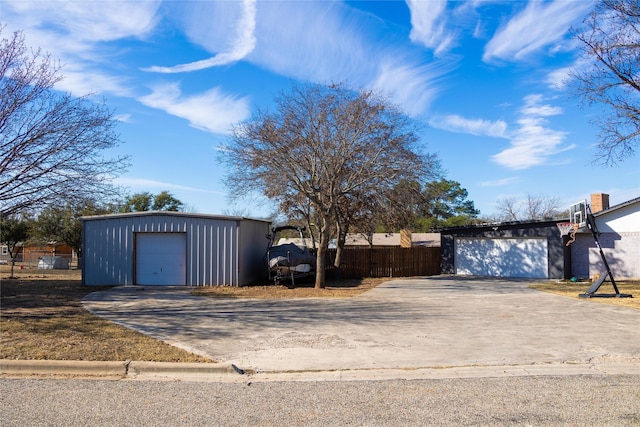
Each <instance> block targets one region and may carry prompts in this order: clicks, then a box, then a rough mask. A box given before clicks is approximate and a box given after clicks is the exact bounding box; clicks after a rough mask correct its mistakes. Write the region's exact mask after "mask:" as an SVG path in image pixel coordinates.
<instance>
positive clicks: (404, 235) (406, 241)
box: [400, 228, 411, 248]
mask: <svg viewBox="0 0 640 427" xmlns="http://www.w3.org/2000/svg"><path fill="white" fill-rule="evenodd" d="M400 247H402V248H410V247H411V230H407V229H404V228H403V229H402V230H400Z"/></svg>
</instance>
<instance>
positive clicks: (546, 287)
mask: <svg viewBox="0 0 640 427" xmlns="http://www.w3.org/2000/svg"><path fill="white" fill-rule="evenodd" d="M616 285H617V286H618V290H619V291H620V293H621V294H631V295H633V297H634V298H580V296H579V295H580V294H584V293H585V292H586V291H587V289H589V286H591V283H589V282H547V283H540V284H536V285H532V286H531V287H532V288H533V289H537V290H539V291H544V292H549V293H552V294H556V295H562V296H565V297H571V298H580V299H581V300H584V301H591V302H594V303H603V304H613V305H618V306H621V307H630V308H635V309H636V310H640V281H638V280H634V281H621V282H618V281H616ZM613 293H615V291H614V289H613V286H612V285H611V283H609V282H605V283H603V284H602V286H601V287H600V289H599V290H598V292H596V295H598V294H613Z"/></svg>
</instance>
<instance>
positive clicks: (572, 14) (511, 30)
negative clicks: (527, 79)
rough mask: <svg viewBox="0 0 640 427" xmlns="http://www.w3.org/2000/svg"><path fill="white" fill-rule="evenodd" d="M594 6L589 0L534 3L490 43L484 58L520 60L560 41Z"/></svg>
mask: <svg viewBox="0 0 640 427" xmlns="http://www.w3.org/2000/svg"><path fill="white" fill-rule="evenodd" d="M590 7H591V2H587V1H584V2H583V1H563V0H555V1H552V2H543V1H540V0H531V1H529V3H527V6H526V7H525V8H524V9H523V10H522V11H521V12H520V13H518V14H516V15H515V16H514V17H513V18H512V19H511V20H510V21H508V22H507V23H506V25H504V26H502V27H501V28H499V29H498V31H497V32H496V34H494V36H493V38H492V39H491V40H490V41H489V43H487V45H486V46H485V50H484V55H483V57H482V59H483V60H484V61H485V62H490V61H493V60H496V59H498V60H506V61H518V60H521V59H523V58H525V57H527V56H528V55H530V54H531V53H533V52H535V51H537V50H539V49H541V48H543V47H545V46H549V45H551V44H553V43H556V42H558V41H559V40H561V39H562V37H563V36H564V35H565V34H566V32H567V30H568V29H569V28H570V26H571V24H572V23H573V22H575V21H576V20H577V19H578V18H580V17H582V16H584V13H585V12H586V11H587V10H588V9H589V8H590Z"/></svg>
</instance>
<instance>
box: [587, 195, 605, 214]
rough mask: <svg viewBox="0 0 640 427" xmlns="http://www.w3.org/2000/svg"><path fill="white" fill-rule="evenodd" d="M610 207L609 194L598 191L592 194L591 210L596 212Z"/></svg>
mask: <svg viewBox="0 0 640 427" xmlns="http://www.w3.org/2000/svg"><path fill="white" fill-rule="evenodd" d="M605 209H609V195H608V194H604V193H597V194H592V195H591V212H593V213H596V212H600V211H603V210H605Z"/></svg>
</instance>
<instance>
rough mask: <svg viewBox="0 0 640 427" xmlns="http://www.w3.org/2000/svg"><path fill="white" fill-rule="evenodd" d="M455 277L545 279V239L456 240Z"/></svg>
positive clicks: (546, 271) (546, 259) (546, 260)
mask: <svg viewBox="0 0 640 427" xmlns="http://www.w3.org/2000/svg"><path fill="white" fill-rule="evenodd" d="M455 243H456V257H455V264H456V274H461V275H472V276H493V277H528V278H548V276H549V273H548V268H547V265H548V257H549V255H548V250H547V239H544V238H543V239H517V238H509V239H486V238H457V239H456V242H455Z"/></svg>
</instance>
